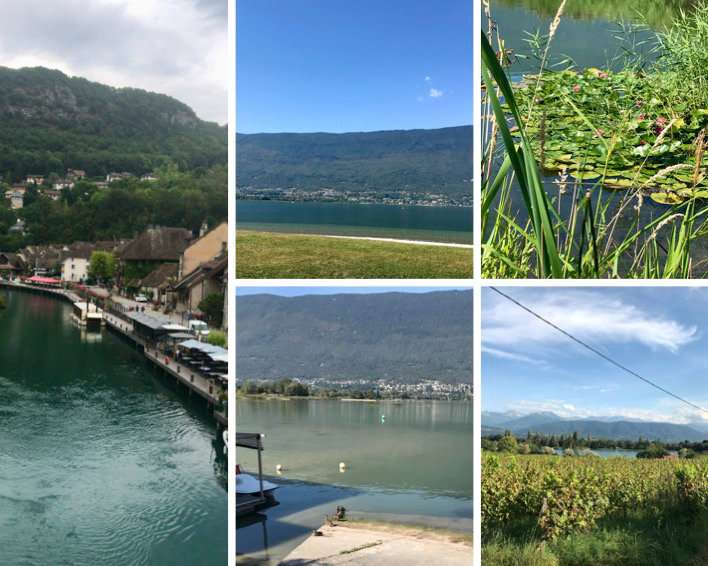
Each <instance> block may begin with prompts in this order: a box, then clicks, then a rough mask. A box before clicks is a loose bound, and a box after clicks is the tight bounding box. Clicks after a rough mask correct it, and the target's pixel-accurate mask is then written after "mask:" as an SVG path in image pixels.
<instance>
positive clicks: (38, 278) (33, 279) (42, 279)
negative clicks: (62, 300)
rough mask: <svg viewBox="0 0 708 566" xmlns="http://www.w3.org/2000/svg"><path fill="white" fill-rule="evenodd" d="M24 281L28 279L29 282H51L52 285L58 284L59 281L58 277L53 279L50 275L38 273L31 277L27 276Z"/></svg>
mask: <svg viewBox="0 0 708 566" xmlns="http://www.w3.org/2000/svg"><path fill="white" fill-rule="evenodd" d="M26 281H29V282H31V283H47V284H49V283H52V284H54V285H58V284H59V283H61V281H59V280H58V279H54V278H52V277H41V276H39V275H34V276H33V277H28V278H27V279H26Z"/></svg>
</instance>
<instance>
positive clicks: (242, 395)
mask: <svg viewBox="0 0 708 566" xmlns="http://www.w3.org/2000/svg"><path fill="white" fill-rule="evenodd" d="M236 398H237V399H250V400H251V401H345V402H355V403H423V402H430V401H443V402H445V403H466V402H471V401H472V399H401V398H395V399H354V398H352V397H316V396H311V395H308V396H307V397H289V396H287V395H264V394H256V395H248V394H246V393H236Z"/></svg>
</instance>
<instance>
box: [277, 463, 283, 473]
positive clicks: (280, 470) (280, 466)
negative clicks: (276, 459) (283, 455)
mask: <svg viewBox="0 0 708 566" xmlns="http://www.w3.org/2000/svg"><path fill="white" fill-rule="evenodd" d="M275 471H276V472H282V471H283V466H282V465H281V464H278V465H277V466H276V467H275Z"/></svg>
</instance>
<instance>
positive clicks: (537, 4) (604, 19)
mask: <svg viewBox="0 0 708 566" xmlns="http://www.w3.org/2000/svg"><path fill="white" fill-rule="evenodd" d="M681 4H684V5H686V4H688V3H687V2H669V3H667V2H664V1H659V0H648V1H646V2H641V3H637V2H631V1H618V0H612V1H605V2H603V1H599V2H587V1H586V0H575V1H569V2H568V3H567V4H566V8H565V11H564V14H563V16H562V18H561V22H560V25H559V26H558V28H557V31H556V34H555V36H554V38H553V40H552V42H551V47H550V50H549V54H548V61H547V67H548V68H550V69H554V68H556V69H558V70H562V69H563V68H565V66H566V65H565V64H564V63H563V64H561V62H562V61H565V60H567V59H568V58H570V59H571V60H572V61H574V62H575V64H576V66H577V68H580V69H584V68H588V67H597V68H612V69H614V70H619V69H621V68H623V67H624V57H623V55H624V53H625V52H624V49H625V48H626V49H629V50H630V51H633V52H634V53H637V54H644V55H645V56H646V55H648V52H649V50H650V48H651V47H652V45H649V44H646V45H639V41H643V40H647V39H650V38H652V36H653V34H652V33H650V32H647V31H645V32H640V33H638V34H637V35H636V36H635V38H636V40H637V43H635V44H634V45H633V44H632V41H631V39H628V38H627V36H626V35H625V34H624V32H623V31H622V29H621V28H620V26H619V25H618V24H619V23H620V22H623V23H625V24H636V23H640V22H642V20H643V18H645V19H646V23H647V24H648V25H649V26H650V28H651V29H653V30H662V29H664V28H665V27H666V26H668V25H669V24H670V22H671V21H672V17H673V14H674V13H676V12H677V11H678V7H679V6H680V5H681ZM558 6H560V0H558V1H557V2H556V1H551V0H549V1H545V0H502V1H496V2H495V1H494V0H492V3H491V15H492V20H494V21H495V22H497V24H498V26H499V34H500V37H501V38H502V39H503V40H504V42H505V47H506V48H507V49H513V51H514V54H515V55H516V56H517V57H518V61H516V62H515V63H514V64H513V65H512V66H511V72H512V73H514V74H515V75H518V74H520V73H529V72H538V69H539V60H538V59H537V58H535V57H533V50H532V49H531V48H530V44H529V43H528V41H526V40H527V39H529V35H528V34H529V33H535V32H536V31H537V30H538V31H540V35H541V36H543V35H547V34H548V31H549V27H550V24H551V21H552V20H553V18H554V16H555V14H556V11H557V10H558ZM482 29H484V30H485V31H486V29H487V21H486V18H484V17H483V25H482ZM651 58H652V57H650V58H649V59H651ZM556 64H558V65H559V66H558V67H554V65H556Z"/></svg>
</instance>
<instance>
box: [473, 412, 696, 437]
mask: <svg viewBox="0 0 708 566" xmlns="http://www.w3.org/2000/svg"><path fill="white" fill-rule="evenodd" d="M499 414H503V413H495V415H494V417H495V418H494V419H493V422H494V423H495V424H494V425H490V424H489V420H487V421H486V423H485V414H484V413H483V414H482V434H483V435H485V436H489V435H493V434H501V433H503V432H504V430H507V429H508V430H511V431H512V432H513V433H514V434H515V435H517V436H524V435H526V433H527V432H528V431H529V430H530V431H531V433H532V434H533V433H539V434H544V435H550V434H553V435H556V436H559V435H569V434H573V433H574V432H577V433H578V435H579V436H581V437H586V436H588V435H590V436H591V437H592V438H596V439H603V440H605V439H607V440H609V439H612V440H637V439H638V438H639V436H643V437H644V438H645V439H646V440H656V439H657V438H658V439H659V440H661V441H662V442H680V441H683V440H689V441H692V442H700V441H702V440H704V439H705V436H706V434H705V433H704V432H701V431H699V430H697V429H694V428H692V427H691V426H690V425H683V424H674V423H666V422H657V421H638V420H629V419H622V418H618V419H612V420H607V419H602V418H598V417H588V418H585V419H566V418H563V417H560V416H558V415H555V413H530V414H528V415H524V416H523V417H520V418H516V419H511V420H508V421H506V422H504V421H499V420H498V418H497V415H499ZM548 415H553V416H555V417H556V418H555V419H554V420H549V417H548ZM544 417H545V420H544Z"/></svg>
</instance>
